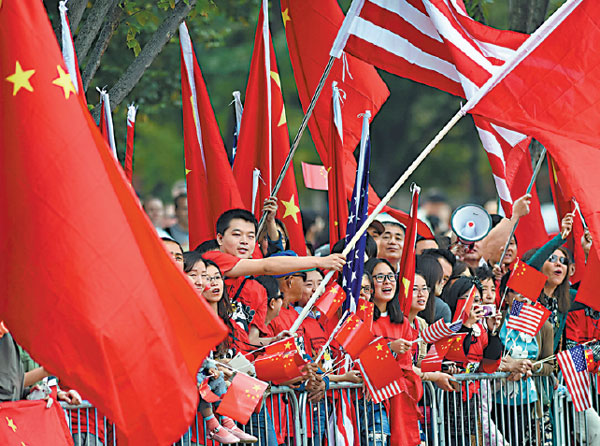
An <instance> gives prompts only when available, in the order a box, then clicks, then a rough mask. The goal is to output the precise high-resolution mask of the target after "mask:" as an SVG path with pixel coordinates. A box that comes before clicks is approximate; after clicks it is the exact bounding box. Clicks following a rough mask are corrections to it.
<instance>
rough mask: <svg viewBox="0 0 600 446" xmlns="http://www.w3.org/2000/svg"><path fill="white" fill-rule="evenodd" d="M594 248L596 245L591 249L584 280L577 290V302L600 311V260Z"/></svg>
mask: <svg viewBox="0 0 600 446" xmlns="http://www.w3.org/2000/svg"><path fill="white" fill-rule="evenodd" d="M593 248H594V245H592V249H590V254H589V255H588V259H587V264H586V265H585V271H584V272H583V279H582V280H581V284H580V285H579V289H578V290H577V295H576V296H575V300H576V301H577V302H581V303H582V304H585V305H588V306H590V307H592V308H593V309H594V310H596V311H600V298H598V289H600V288H598V287H600V260H598V253H597V252H596V250H594V249H593Z"/></svg>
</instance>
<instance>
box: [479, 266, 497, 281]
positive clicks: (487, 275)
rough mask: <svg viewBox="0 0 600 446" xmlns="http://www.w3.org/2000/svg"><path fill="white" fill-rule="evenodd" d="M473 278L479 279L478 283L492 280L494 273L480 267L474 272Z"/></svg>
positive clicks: (485, 267) (484, 267)
mask: <svg viewBox="0 0 600 446" xmlns="http://www.w3.org/2000/svg"><path fill="white" fill-rule="evenodd" d="M475 277H477V278H478V279H479V281H480V282H483V281H484V280H487V279H493V278H494V273H493V272H492V270H491V269H490V268H489V267H487V266H480V267H478V268H477V269H476V270H475Z"/></svg>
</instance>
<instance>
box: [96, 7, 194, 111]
mask: <svg viewBox="0 0 600 446" xmlns="http://www.w3.org/2000/svg"><path fill="white" fill-rule="evenodd" d="M196 1H197V0H190V1H189V2H188V3H186V2H182V1H180V2H178V3H177V5H176V6H175V8H173V9H172V10H171V13H170V14H169V16H168V17H166V18H165V20H164V21H163V22H162V23H161V24H160V26H159V27H158V29H157V30H156V32H155V33H154V34H153V35H152V38H151V39H150V40H149V41H148V43H146V44H145V45H144V48H142V51H141V52H140V54H139V55H138V57H136V58H135V60H134V61H133V62H131V64H130V65H129V67H127V70H125V73H123V75H122V76H121V78H120V79H119V80H118V81H117V83H116V84H115V85H114V86H113V87H112V88H111V89H110V91H109V92H108V94H109V95H110V105H111V109H112V110H114V109H115V108H116V107H117V106H118V105H119V104H120V103H121V102H122V101H123V99H125V97H126V96H127V95H128V94H129V93H130V92H131V90H133V87H135V86H136V84H137V83H138V82H139V80H140V78H141V77H142V75H143V74H144V72H145V71H146V70H147V69H148V67H149V66H150V65H151V64H152V62H153V61H154V59H156V56H158V54H159V53H160V52H161V51H162V49H163V48H164V46H165V45H166V44H167V42H168V41H169V40H171V37H173V34H174V33H175V31H176V30H177V28H178V27H179V25H180V23H181V22H183V21H184V20H185V18H186V17H187V15H188V14H189V13H190V11H191V10H192V9H193V8H194V6H195V5H196ZM99 116H100V107H96V110H94V118H95V119H96V121H98V118H99Z"/></svg>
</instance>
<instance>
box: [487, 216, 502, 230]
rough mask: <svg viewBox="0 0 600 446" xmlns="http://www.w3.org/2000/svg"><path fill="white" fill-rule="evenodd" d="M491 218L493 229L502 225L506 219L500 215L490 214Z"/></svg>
mask: <svg viewBox="0 0 600 446" xmlns="http://www.w3.org/2000/svg"><path fill="white" fill-rule="evenodd" d="M490 217H491V219H492V228H495V227H496V225H497V224H498V223H500V222H501V221H502V219H503V218H504V217H502V215H498V214H490Z"/></svg>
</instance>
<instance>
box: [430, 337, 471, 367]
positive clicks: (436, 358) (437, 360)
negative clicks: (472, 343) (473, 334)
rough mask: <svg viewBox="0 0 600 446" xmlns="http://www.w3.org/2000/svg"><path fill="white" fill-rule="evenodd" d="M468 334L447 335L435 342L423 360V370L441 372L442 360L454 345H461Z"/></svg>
mask: <svg viewBox="0 0 600 446" xmlns="http://www.w3.org/2000/svg"><path fill="white" fill-rule="evenodd" d="M466 336H467V334H466V333H460V334H458V335H456V336H453V337H447V338H445V339H442V340H440V341H437V342H435V343H434V344H433V345H432V346H431V348H430V349H429V351H428V352H427V355H425V357H424V358H423V359H422V360H421V371H422V372H439V371H440V370H442V361H443V360H444V358H445V357H446V353H448V350H450V346H452V345H461V344H462V342H463V341H464V340H465V337H466Z"/></svg>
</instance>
